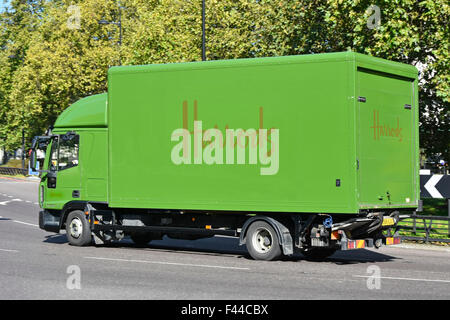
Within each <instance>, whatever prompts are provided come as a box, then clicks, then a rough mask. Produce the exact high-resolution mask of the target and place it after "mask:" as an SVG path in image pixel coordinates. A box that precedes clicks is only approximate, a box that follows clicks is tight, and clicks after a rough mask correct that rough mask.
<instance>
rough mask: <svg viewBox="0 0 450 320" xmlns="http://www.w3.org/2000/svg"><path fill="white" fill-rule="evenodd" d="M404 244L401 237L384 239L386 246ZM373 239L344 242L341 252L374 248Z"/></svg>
mask: <svg viewBox="0 0 450 320" xmlns="http://www.w3.org/2000/svg"><path fill="white" fill-rule="evenodd" d="M401 242H402V239H401V237H385V238H383V244H384V245H386V246H390V245H395V244H400V243H401ZM374 246H375V245H374V241H373V239H358V240H344V241H341V248H340V249H341V250H353V249H364V248H373V247H374Z"/></svg>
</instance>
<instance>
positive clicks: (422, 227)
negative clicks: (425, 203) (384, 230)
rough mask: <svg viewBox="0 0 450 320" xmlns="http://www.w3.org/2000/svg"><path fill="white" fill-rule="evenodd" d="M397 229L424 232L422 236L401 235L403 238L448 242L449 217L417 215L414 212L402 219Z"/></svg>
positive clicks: (413, 232) (449, 231) (449, 235)
mask: <svg viewBox="0 0 450 320" xmlns="http://www.w3.org/2000/svg"><path fill="white" fill-rule="evenodd" d="M397 229H398V230H404V231H408V232H410V233H412V234H414V235H417V233H421V234H423V233H424V234H425V236H424V237H420V236H404V235H402V236H401V237H402V239H404V240H419V241H425V242H430V241H436V242H446V243H450V217H438V216H419V215H417V214H415V213H414V214H413V215H411V217H410V218H407V219H404V220H402V221H401V222H400V224H399V225H398V226H397ZM441 237H442V238H441Z"/></svg>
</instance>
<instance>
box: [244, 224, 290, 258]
mask: <svg viewBox="0 0 450 320" xmlns="http://www.w3.org/2000/svg"><path fill="white" fill-rule="evenodd" d="M245 243H246V245H247V250H248V253H249V254H250V256H251V257H252V258H253V259H255V260H265V261H271V260H276V259H278V258H280V256H281V255H282V251H281V247H280V242H279V240H278V235H277V233H276V231H275V230H274V229H273V228H272V226H271V225H270V224H268V223H267V222H265V221H255V222H253V223H252V224H251V225H250V226H249V228H248V230H247V234H246V237H245Z"/></svg>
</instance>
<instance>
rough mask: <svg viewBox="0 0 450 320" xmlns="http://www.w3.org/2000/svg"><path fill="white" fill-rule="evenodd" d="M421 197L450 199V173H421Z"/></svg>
mask: <svg viewBox="0 0 450 320" xmlns="http://www.w3.org/2000/svg"><path fill="white" fill-rule="evenodd" d="M420 197H421V198H443V199H450V175H443V174H431V175H430V174H421V175H420Z"/></svg>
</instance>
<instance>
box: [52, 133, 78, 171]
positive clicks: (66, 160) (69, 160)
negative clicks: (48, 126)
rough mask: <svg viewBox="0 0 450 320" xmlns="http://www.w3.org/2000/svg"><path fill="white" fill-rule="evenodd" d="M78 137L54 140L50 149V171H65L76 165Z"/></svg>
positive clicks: (61, 137)
mask: <svg viewBox="0 0 450 320" xmlns="http://www.w3.org/2000/svg"><path fill="white" fill-rule="evenodd" d="M79 141H80V136H79V135H73V136H71V137H70V138H65V136H59V138H58V139H54V140H53V143H52V149H51V158H50V170H58V171H60V170H65V169H68V168H72V167H75V166H77V165H78V146H79Z"/></svg>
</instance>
